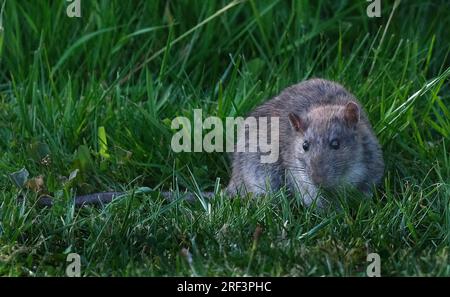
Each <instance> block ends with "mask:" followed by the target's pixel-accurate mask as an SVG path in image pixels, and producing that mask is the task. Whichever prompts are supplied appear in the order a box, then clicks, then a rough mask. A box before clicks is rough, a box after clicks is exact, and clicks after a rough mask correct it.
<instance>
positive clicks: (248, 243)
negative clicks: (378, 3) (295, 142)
mask: <svg viewBox="0 0 450 297" xmlns="http://www.w3.org/2000/svg"><path fill="white" fill-rule="evenodd" d="M1 2H2V4H3V2H5V1H1ZM132 3H133V4H132ZM367 5H368V2H366V1H307V0H301V1H300V0H299V1H280V0H279V1H261V0H249V1H203V0H198V1H194V0H189V1H156V0H155V1H142V2H140V3H139V4H136V3H135V2H126V1H125V2H124V1H106V0H104V1H103V0H97V1H81V7H82V17H81V18H68V17H67V16H66V13H65V11H66V7H67V3H66V1H14V0H8V1H6V4H4V7H3V8H2V10H1V17H0V24H1V27H2V28H3V29H2V30H0V45H1V49H0V55H1V56H0V151H1V154H0V275H10V276H27V275H30V276H42V275H56V276H62V275H65V269H66V265H67V262H66V257H67V254H69V253H78V254H80V256H81V260H82V267H81V273H82V275H85V276H96V275H101V276H107V275H114V276H122V275H170V276H172V275H185V276H190V275H200V276H219V275H220V276H225V275H227V276H228V275H233V276H242V275H257V276H287V275H295V276H298V275H302V276H303V275H306V276H310V275H314V276H321V275H326V276H364V275H365V274H366V267H367V265H368V262H367V261H366V257H367V254H368V253H372V252H376V253H378V254H379V255H380V256H381V273H382V275H385V276H400V275H419V276H423V275H430V276H438V275H439V276H448V275H450V264H449V263H450V262H449V253H450V248H449V246H450V211H449V208H450V158H449V150H450V109H449V106H450V96H449V91H450V88H449V77H450V70H449V66H450V63H449V62H450V58H449V51H450V47H449V45H450V39H449V36H450V32H449V31H450V16H449V15H450V14H449V12H450V4H449V3H448V2H447V1H433V3H428V1H423V2H420V1H415V2H414V3H411V2H407V1H402V2H401V3H400V4H399V6H398V7H396V9H393V8H394V7H393V6H392V4H389V3H387V2H386V1H382V12H381V13H382V17H381V18H368V17H367V15H366V6H367ZM389 19H390V20H389ZM310 77H324V78H328V79H331V80H336V81H338V82H340V83H342V84H343V85H344V86H345V87H347V88H348V89H349V90H350V91H351V92H353V93H354V94H355V95H356V96H357V97H358V98H359V99H360V101H361V102H362V103H363V105H364V107H365V109H366V111H367V112H368V114H369V117H370V120H371V122H372V123H373V126H374V128H375V130H376V132H377V135H378V137H379V139H380V142H381V144H382V146H383V151H384V157H385V161H386V166H387V168H386V174H385V178H384V180H383V185H382V187H380V189H379V190H378V192H377V193H376V194H375V196H374V198H373V200H371V201H362V202H361V201H354V200H355V199H345V198H346V197H345V196H346V195H344V194H343V196H342V197H340V198H344V199H341V200H342V202H341V204H342V209H343V210H342V211H331V212H327V213H317V212H314V211H312V210H311V209H305V208H303V207H302V206H301V205H299V203H298V201H296V200H295V199H289V198H288V197H286V194H285V193H283V192H279V193H277V194H275V195H272V196H268V197H264V198H261V199H259V200H257V201H253V200H251V201H249V200H244V199H236V200H228V199H226V198H223V197H221V196H220V195H219V196H217V197H216V199H213V200H212V201H211V204H209V205H208V204H207V205H202V204H201V203H200V202H198V203H193V204H190V203H188V202H186V201H182V200H176V201H174V202H170V203H169V202H166V201H164V200H163V199H162V198H161V197H159V196H158V194H157V192H155V193H152V194H147V195H141V194H133V191H134V190H136V189H138V188H139V187H142V186H147V187H150V188H153V189H175V190H176V189H179V190H180V191H182V190H185V189H187V190H189V191H196V190H197V188H198V189H201V190H209V191H211V190H214V189H215V188H218V185H222V187H223V186H225V185H226V183H227V182H228V178H229V175H230V172H231V170H230V165H229V164H230V162H229V156H228V155H226V154H224V153H210V154H208V153H180V154H175V153H173V152H172V151H171V149H170V140H171V136H172V131H171V129H170V121H171V119H173V118H174V117H176V116H180V115H184V116H188V117H191V116H192V114H193V109H194V108H202V109H203V114H204V115H214V116H218V117H221V118H225V117H227V116H237V115H245V114H246V113H248V112H249V111H250V110H251V109H252V108H254V107H255V106H256V105H258V104H259V103H261V102H264V101H265V100H267V99H268V98H270V97H271V96H273V95H275V94H277V93H278V92H279V91H281V90H282V89H283V88H284V87H287V86H289V85H291V84H293V83H296V82H299V81H302V80H305V79H307V78H310ZM105 140H106V141H105ZM105 142H106V143H105ZM23 167H25V168H26V169H27V170H28V172H29V174H30V177H29V181H28V182H27V183H26V185H25V187H24V188H22V189H19V188H17V187H16V186H15V185H14V183H13V182H12V181H11V179H10V178H9V174H10V173H12V172H16V171H18V170H20V169H21V168H23ZM71 173H72V176H70V175H71ZM106 190H128V191H130V193H131V194H130V195H128V196H127V197H124V198H123V199H121V200H118V201H115V202H114V203H112V204H110V205H108V206H106V207H104V208H86V207H85V208H82V209H76V208H74V207H73V205H72V204H71V202H70V201H71V198H72V197H73V196H74V195H75V194H84V193H90V192H95V191H97V192H98V191H106ZM43 193H49V194H51V195H52V196H54V197H55V201H56V205H55V206H54V207H53V208H51V209H48V208H40V207H38V206H36V203H35V202H36V199H37V198H38V196H39V195H41V194H43ZM19 194H21V195H24V196H25V197H26V201H25V202H23V203H18V202H17V196H18V195H19ZM347 198H351V197H347ZM186 249H187V250H188V252H186ZM189 259H191V260H192V261H189Z"/></svg>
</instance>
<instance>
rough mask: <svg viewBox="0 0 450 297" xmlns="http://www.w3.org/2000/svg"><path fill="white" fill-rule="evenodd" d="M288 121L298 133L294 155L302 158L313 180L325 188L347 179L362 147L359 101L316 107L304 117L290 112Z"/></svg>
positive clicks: (296, 133)
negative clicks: (359, 127)
mask: <svg viewBox="0 0 450 297" xmlns="http://www.w3.org/2000/svg"><path fill="white" fill-rule="evenodd" d="M289 121H290V123H291V127H292V129H294V133H295V135H296V137H295V138H296V140H295V144H296V145H295V153H294V154H295V158H298V159H299V160H301V162H302V163H303V164H302V165H303V166H304V167H305V168H304V169H303V170H305V172H307V174H308V175H309V177H310V179H311V181H312V182H313V183H314V184H315V185H317V186H321V187H324V188H331V187H334V186H337V185H339V184H340V183H342V182H345V181H346V180H345V176H346V175H347V173H348V172H349V170H350V169H351V164H353V163H354V161H355V158H357V156H358V154H359V153H360V150H361V147H360V144H359V141H357V128H358V124H359V121H360V107H359V106H358V104H357V103H355V102H353V101H349V102H348V103H347V104H346V105H326V106H321V107H316V108H314V109H312V110H310V111H309V112H308V113H307V114H306V115H304V116H303V117H301V116H299V115H297V114H295V113H290V114H289Z"/></svg>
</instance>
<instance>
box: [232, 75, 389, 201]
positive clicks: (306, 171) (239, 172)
mask: <svg viewBox="0 0 450 297" xmlns="http://www.w3.org/2000/svg"><path fill="white" fill-rule="evenodd" d="M249 117H255V118H257V119H258V118H260V117H279V133H278V141H279V155H280V156H279V158H278V160H277V161H276V162H273V163H266V164H263V163H261V161H260V160H261V158H260V157H261V152H260V150H258V151H257V152H235V153H234V154H233V172H232V177H231V180H230V183H229V185H228V187H227V192H228V193H229V194H230V195H236V194H238V193H243V192H251V193H254V194H263V193H265V192H266V191H267V190H271V191H277V190H279V189H280V188H282V187H284V186H287V188H288V189H289V191H290V192H299V193H300V195H301V197H302V199H303V202H304V203H305V205H307V206H308V205H311V203H312V202H313V201H314V200H315V199H316V198H318V199H317V204H318V205H323V202H324V200H323V199H322V198H321V197H318V189H320V188H325V189H331V190H334V189H338V188H339V187H341V186H345V185H351V186H354V187H355V188H357V189H359V190H360V191H362V192H364V193H366V194H370V193H371V188H372V186H373V185H376V184H378V183H379V182H380V181H381V178H382V177H383V171H384V162H383V156H382V151H381V147H380V144H379V142H378V140H377V138H376V136H375V134H374V132H373V130H372V127H371V125H370V123H369V120H368V118H367V115H366V114H365V112H364V111H363V110H362V108H361V104H360V103H359V102H358V101H357V99H356V98H355V97H354V96H353V95H352V94H350V93H349V92H348V91H347V90H345V89H344V87H342V86H341V85H339V84H337V83H335V82H331V81H327V80H324V79H311V80H307V81H305V82H302V83H299V84H296V85H293V86H291V87H288V88H286V89H285V90H283V91H282V92H281V93H280V94H279V95H278V96H276V97H274V98H273V99H271V100H269V101H268V102H266V103H264V104H262V105H261V106H259V107H257V108H256V109H255V110H254V111H253V112H252V113H250V115H249ZM246 136H247V137H248V132H247V134H246Z"/></svg>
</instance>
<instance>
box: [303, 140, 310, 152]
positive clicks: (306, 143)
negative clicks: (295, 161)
mask: <svg viewBox="0 0 450 297" xmlns="http://www.w3.org/2000/svg"><path fill="white" fill-rule="evenodd" d="M303 149H304V150H305V152H307V151H308V150H309V142H308V140H305V141H304V142H303Z"/></svg>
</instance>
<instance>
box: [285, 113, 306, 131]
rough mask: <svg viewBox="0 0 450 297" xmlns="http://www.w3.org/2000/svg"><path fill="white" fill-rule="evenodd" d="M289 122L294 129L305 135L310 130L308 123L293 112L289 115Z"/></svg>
mask: <svg viewBox="0 0 450 297" xmlns="http://www.w3.org/2000/svg"><path fill="white" fill-rule="evenodd" d="M289 122H290V123H291V126H292V128H294V129H295V131H297V132H300V133H304V132H305V131H306V129H307V128H308V125H307V124H306V122H305V121H304V120H303V119H301V118H300V117H299V116H298V115H296V114H295V113H293V112H290V113H289Z"/></svg>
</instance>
